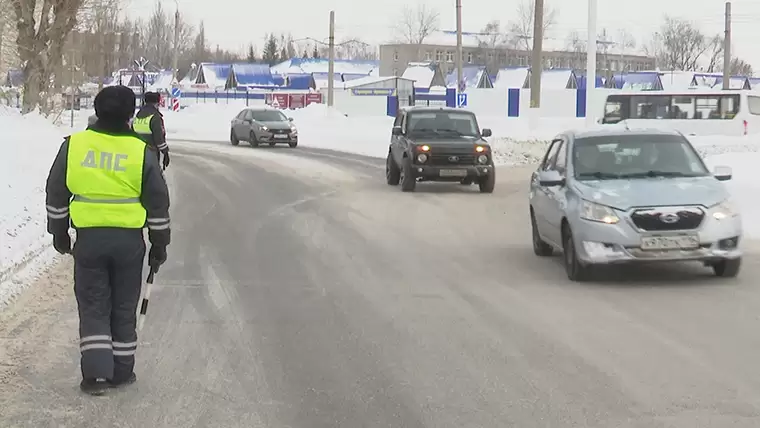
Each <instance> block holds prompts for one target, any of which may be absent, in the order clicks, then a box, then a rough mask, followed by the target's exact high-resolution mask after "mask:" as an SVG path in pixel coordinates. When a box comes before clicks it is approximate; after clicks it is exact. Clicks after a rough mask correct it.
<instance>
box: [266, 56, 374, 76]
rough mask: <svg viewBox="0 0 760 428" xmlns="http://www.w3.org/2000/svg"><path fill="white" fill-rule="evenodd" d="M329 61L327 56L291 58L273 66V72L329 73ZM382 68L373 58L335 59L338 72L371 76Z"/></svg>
mask: <svg viewBox="0 0 760 428" xmlns="http://www.w3.org/2000/svg"><path fill="white" fill-rule="evenodd" d="M328 65H329V61H328V59H327V58H291V59H289V60H287V61H283V62H281V63H279V64H275V65H274V66H272V73H275V74H282V75H286V76H287V75H290V74H310V73H327V71H328ZM379 68H380V61H373V60H346V59H336V60H335V73H336V74H343V73H347V74H354V73H356V74H362V75H363V76H369V75H370V74H371V73H372V71H373V70H376V69H379Z"/></svg>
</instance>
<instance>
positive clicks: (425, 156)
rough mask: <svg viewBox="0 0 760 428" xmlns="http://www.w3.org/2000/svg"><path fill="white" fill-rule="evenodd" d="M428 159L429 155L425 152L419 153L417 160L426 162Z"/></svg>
mask: <svg viewBox="0 0 760 428" xmlns="http://www.w3.org/2000/svg"><path fill="white" fill-rule="evenodd" d="M427 159H428V157H427V155H426V154H424V153H422V154H419V155H417V162H419V163H425V162H427Z"/></svg>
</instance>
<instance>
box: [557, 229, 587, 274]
mask: <svg viewBox="0 0 760 428" xmlns="http://www.w3.org/2000/svg"><path fill="white" fill-rule="evenodd" d="M562 235H563V236H562V251H563V252H564V255H563V256H564V257H563V260H564V265H565V273H567V278H568V279H570V281H576V282H582V281H587V280H588V279H589V277H590V276H591V266H585V265H583V264H581V262H580V260H578V253H577V252H576V251H575V240H574V239H573V232H572V231H571V230H570V227H569V226H568V227H565V228H564V230H563V232H562Z"/></svg>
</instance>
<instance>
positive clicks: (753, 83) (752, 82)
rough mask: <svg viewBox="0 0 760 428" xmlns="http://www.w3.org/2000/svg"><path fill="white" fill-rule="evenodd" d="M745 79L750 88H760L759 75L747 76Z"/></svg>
mask: <svg viewBox="0 0 760 428" xmlns="http://www.w3.org/2000/svg"><path fill="white" fill-rule="evenodd" d="M747 80H749V86H750V88H751V89H755V88H760V77H749V78H747Z"/></svg>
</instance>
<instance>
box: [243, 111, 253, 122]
mask: <svg viewBox="0 0 760 428" xmlns="http://www.w3.org/2000/svg"><path fill="white" fill-rule="evenodd" d="M245 120H253V112H252V111H250V110H246V111H245Z"/></svg>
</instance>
